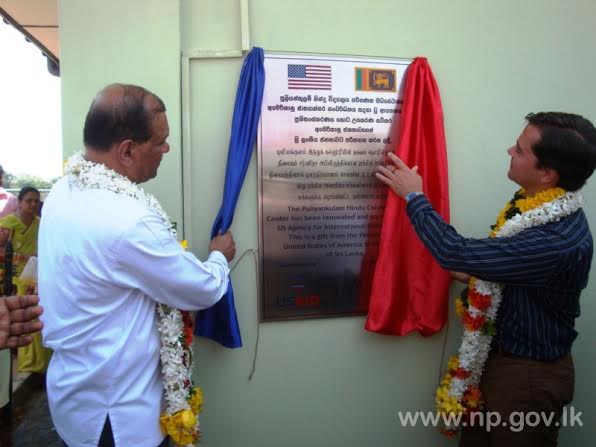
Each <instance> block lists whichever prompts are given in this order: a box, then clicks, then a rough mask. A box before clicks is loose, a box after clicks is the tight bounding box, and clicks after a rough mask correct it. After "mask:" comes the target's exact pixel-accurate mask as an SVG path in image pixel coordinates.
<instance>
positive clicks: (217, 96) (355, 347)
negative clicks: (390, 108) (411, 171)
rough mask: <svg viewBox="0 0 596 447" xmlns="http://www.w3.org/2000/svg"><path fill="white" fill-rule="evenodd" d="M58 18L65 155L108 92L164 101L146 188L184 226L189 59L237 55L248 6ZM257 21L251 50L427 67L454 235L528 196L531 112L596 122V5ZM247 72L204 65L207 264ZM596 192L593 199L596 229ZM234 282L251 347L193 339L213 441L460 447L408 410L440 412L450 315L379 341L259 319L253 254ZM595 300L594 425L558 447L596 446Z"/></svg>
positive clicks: (141, 8)
mask: <svg viewBox="0 0 596 447" xmlns="http://www.w3.org/2000/svg"><path fill="white" fill-rule="evenodd" d="M60 7H61V12H60V20H61V30H62V36H61V42H60V44H61V48H62V67H61V68H62V73H63V76H62V80H63V111H64V112H63V113H64V121H63V122H64V140H65V148H66V149H65V152H66V153H70V152H72V151H73V150H74V149H76V148H79V147H80V145H81V127H82V122H83V118H84V114H85V112H86V109H87V108H88V105H89V103H90V100H91V98H92V96H93V94H94V93H95V92H96V91H97V90H98V89H99V88H101V87H102V86H103V85H104V84H106V83H108V82H114V81H117V80H118V81H125V82H136V83H140V84H142V85H144V86H146V87H148V88H149V89H151V90H154V91H155V92H156V93H158V94H159V95H160V96H162V98H163V99H164V100H165V102H166V105H167V106H168V116H169V119H170V126H171V130H172V136H171V138H170V142H171V144H172V152H171V154H170V155H169V156H168V157H167V158H166V161H165V162H164V165H163V166H162V168H161V170H160V174H159V176H158V178H157V179H156V180H154V181H152V182H151V185H150V189H151V190H153V191H154V192H155V193H156V194H157V195H158V197H159V199H160V200H161V201H162V203H164V205H165V207H166V209H167V210H168V212H169V213H171V214H172V215H173V216H175V218H176V219H179V218H180V216H181V213H182V204H181V197H182V192H181V184H182V183H181V151H180V149H181V147H180V143H181V137H180V128H181V114H180V103H181V99H180V97H179V92H180V76H179V73H180V71H179V70H180V68H179V67H180V65H179V63H180V51H182V52H183V53H184V52H188V51H191V50H195V49H207V50H220V49H237V48H240V41H241V34H240V26H241V22H240V7H239V2H238V0H180V1H174V0H171V1H157V0H153V1H147V0H128V1H125V2H120V1H115V0H108V1H102V2H92V1H83V2H81V1H75V0H62V1H61V2H60ZM248 12H249V17H250V42H251V45H255V46H260V47H262V48H264V49H265V50H270V51H284V52H286V51H287V52H314V53H332V54H348V55H369V56H389V57H415V56H419V55H420V56H426V57H427V58H428V60H429V62H430V64H431V66H432V67H433V70H434V73H435V76H436V79H437V81H438V84H439V87H440V89H441V94H442V99H443V108H444V112H445V117H446V123H445V124H446V134H447V144H448V157H449V165H450V168H449V170H450V192H451V215H452V223H453V224H454V226H455V227H456V228H458V230H460V232H461V233H462V234H465V235H469V236H482V235H484V234H485V233H486V231H487V228H488V226H489V225H490V224H491V223H493V220H494V217H495V215H496V213H497V212H498V210H499V209H500V208H501V207H502V206H503V204H504V203H505V202H506V201H507V200H508V198H509V196H510V195H511V193H512V192H513V191H514V190H515V185H514V184H513V183H511V182H510V181H508V180H507V178H506V172H507V168H508V163H509V157H508V156H507V154H506V152H505V151H506V149H507V148H508V147H509V146H511V145H512V144H513V143H514V142H515V140H516V138H517V136H518V135H519V133H520V132H521V130H522V129H523V127H524V119H523V117H524V115H525V114H526V113H528V112H530V111H540V110H564V111H572V112H576V113H580V114H584V115H585V116H587V117H589V118H590V119H592V120H596V109H595V108H594V104H596V90H595V89H593V88H591V81H592V80H593V79H594V78H595V74H596V60H595V59H594V58H592V57H589V55H592V54H594V46H595V45H594V42H595V41H596V40H595V39H594V17H596V3H595V2H593V1H592V0H570V1H567V2H563V1H558V0H526V1H524V2H519V1H514V0H502V1H500V2H492V1H488V0H480V1H478V0H457V1H453V2H443V1H440V0H419V1H417V2H411V1H405V0H377V1H375V2H362V1H355V0H301V1H295V0H292V1H290V0H277V1H274V0H249V8H248ZM240 66H241V60H240V59H209V60H193V61H191V63H190V87H191V88H190V107H189V111H188V113H189V114H190V120H191V135H190V141H188V142H185V144H189V145H190V153H191V157H190V159H185V160H184V163H189V164H190V167H191V169H190V172H192V178H191V179H190V185H191V188H192V197H193V201H192V203H187V204H185V206H191V207H192V209H193V221H192V222H187V232H189V234H192V238H193V247H192V249H193V251H194V252H195V253H197V254H198V255H199V256H201V257H204V256H205V254H206V252H207V244H208V238H209V236H208V235H209V230H210V227H211V224H212V221H213V218H214V217H215V215H216V213H217V209H218V207H219V202H220V200H221V191H222V187H223V174H224V169H225V162H226V153H227V145H228V139H229V131H230V122H231V116H232V109H233V103H234V97H235V92H236V83H237V79H238V75H239V71H240ZM594 185H596V180H595V179H593V180H592V181H591V182H590V184H589V185H588V186H587V187H586V188H585V194H586V199H587V200H586V202H587V204H588V206H587V210H586V212H587V214H588V217H589V219H590V223H591V226H592V228H595V229H596V207H595V206H594V205H593V204H594V203H596V202H595V200H594V197H596V186H594ZM232 231H233V232H234V234H235V236H236V240H237V246H238V253H239V254H241V253H243V252H244V251H245V250H247V249H251V248H257V247H258V236H257V177H256V160H255V157H253V160H252V164H251V166H250V167H249V174H248V177H247V180H246V183H245V185H244V188H243V190H242V193H241V196H240V200H239V203H238V208H237V211H236V216H235V221H234V225H233V227H232ZM232 277H233V281H234V284H235V291H236V301H237V303H236V304H237V310H238V315H239V319H240V324H241V329H242V336H243V340H244V347H243V348H242V349H239V350H235V351H231V350H226V349H224V348H221V347H219V346H218V345H216V344H214V343H212V342H210V341H206V340H202V339H200V340H198V341H197V343H196V345H195V354H196V363H197V368H196V372H195V378H196V379H197V380H198V381H199V383H200V385H201V386H202V387H203V388H204V392H205V398H206V405H205V413H204V415H203V416H202V419H201V420H202V428H203V431H204V438H203V445H205V446H207V447H212V446H230V447H231V446H239V445H243V446H249V447H252V446H255V447H256V446H259V447H268V446H276V447H277V446H284V447H303V446H306V445H309V446H339V445H344V446H346V447H357V446H373V445H374V446H377V445H378V446H389V445H417V446H453V445H455V441H452V440H447V439H444V438H442V437H441V436H440V435H439V434H437V433H436V431H435V430H434V429H432V428H425V427H422V426H421V425H419V426H417V427H415V428H404V427H402V426H401V425H400V422H399V419H398V416H397V412H398V411H407V410H423V411H427V410H431V409H432V408H433V392H434V389H435V386H436V384H437V378H438V375H439V372H440V370H441V368H442V362H441V355H442V352H443V346H444V343H446V352H447V354H449V353H452V352H454V351H455V350H456V349H457V344H458V337H459V334H460V332H461V330H460V328H459V327H460V326H459V323H458V322H457V321H456V319H455V317H454V315H453V314H451V315H450V328H449V331H448V333H447V331H443V332H441V333H440V334H437V335H435V336H433V337H429V338H422V337H420V336H418V335H411V336H408V337H402V338H397V337H386V336H380V335H375V334H370V333H367V332H365V331H364V330H363V328H362V327H363V324H364V319H363V318H335V319H323V320H308V321H307V320H304V321H293V322H278V323H264V324H259V323H258V310H257V309H258V302H257V281H256V268H255V264H254V262H253V260H252V258H251V256H250V255H247V256H246V257H244V258H243V259H242V260H241V262H240V263H239V264H238V266H237V267H236V269H235V270H234V271H233V273H232ZM456 290H457V287H453V290H452V292H453V293H454V292H455V291H456ZM453 293H452V295H453ZM594 298H596V272H594V271H593V272H592V275H591V278H590V285H589V287H588V289H587V290H585V291H584V294H583V298H582V316H581V317H580V318H579V319H578V320H577V329H578V331H579V333H580V335H579V337H578V340H577V341H576V343H575V345H574V349H573V354H574V357H575V363H576V369H577V384H576V397H575V400H574V402H573V405H574V406H575V408H576V409H577V410H578V411H582V412H583V422H584V427H583V428H565V429H563V430H562V432H561V436H560V441H561V442H560V445H562V446H579V445H590V444H591V442H590V441H591V440H592V439H593V438H594V437H596V429H595V428H594V424H593V422H594V421H595V420H596V418H595V408H596V407H595V406H594V402H596V388H594V387H593V386H592V383H591V382H592V378H593V377H594V373H595V372H596V361H595V360H594V359H593V349H592V348H591V347H590V346H591V342H590V340H594V338H595V336H596V324H595V323H596V300H595V299H594ZM257 342H258V351H257V349H256V345H257ZM255 358H256V363H255V366H256V369H255V372H254V375H253V377H252V380H249V375H250V373H251V370H252V368H253V360H254V359H255ZM591 422H592V423H591Z"/></svg>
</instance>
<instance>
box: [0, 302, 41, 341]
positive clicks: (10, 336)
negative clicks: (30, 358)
mask: <svg viewBox="0 0 596 447" xmlns="http://www.w3.org/2000/svg"><path fill="white" fill-rule="evenodd" d="M38 303H39V297H38V296H37V295H23V296H3V297H0V350H2V349H6V348H18V347H22V346H27V345H28V344H30V343H31V342H32V341H33V337H32V336H31V334H33V333H35V332H39V331H41V328H42V327H43V323H42V322H41V321H39V320H38V317H39V316H40V315H41V314H42V313H43V308H42V307H41V306H39V305H38Z"/></svg>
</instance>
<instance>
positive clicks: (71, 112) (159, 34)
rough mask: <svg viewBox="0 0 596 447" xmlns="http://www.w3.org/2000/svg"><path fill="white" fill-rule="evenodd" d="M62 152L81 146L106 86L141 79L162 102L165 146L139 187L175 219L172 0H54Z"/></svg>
mask: <svg viewBox="0 0 596 447" xmlns="http://www.w3.org/2000/svg"><path fill="white" fill-rule="evenodd" d="M59 11H60V48H61V55H60V70H61V79H62V123H63V124H62V126H63V129H62V132H63V133H62V135H63V137H62V138H63V141H64V156H65V157H68V156H69V155H71V154H72V153H74V152H76V151H79V150H82V148H83V124H84V122H85V116H86V114H87V111H88V110H89V106H90V105H91V101H92V100H93V98H94V96H95V94H96V93H97V92H98V91H99V90H101V89H102V88H103V87H105V86H106V85H108V84H111V83H114V82H121V83H126V84H137V85H141V86H143V87H145V88H147V89H148V90H150V91H152V92H154V93H155V94H157V95H158V96H159V97H160V98H161V99H162V100H163V101H164V103H165V105H166V108H167V111H168V113H167V114H168V120H169V124H170V137H169V139H168V141H169V143H170V146H171V149H170V152H169V154H167V155H166V156H165V157H164V160H163V162H162V164H161V167H160V170H159V175H158V177H157V178H156V179H154V180H152V181H150V182H149V183H147V184H146V185H145V187H146V189H147V190H148V191H149V192H151V193H154V194H155V195H156V196H157V198H158V199H159V200H160V201H161V203H162V204H163V206H164V209H165V210H166V212H167V213H168V215H169V216H170V218H171V220H172V221H176V222H178V223H179V224H181V223H182V179H181V176H180V172H181V163H182V158H181V135H180V16H179V4H178V2H177V1H165V2H164V1H160V0H146V1H145V0H126V1H118V0H105V1H104V0H102V1H101V2H96V1H93V0H83V1H80V0H60V2H59Z"/></svg>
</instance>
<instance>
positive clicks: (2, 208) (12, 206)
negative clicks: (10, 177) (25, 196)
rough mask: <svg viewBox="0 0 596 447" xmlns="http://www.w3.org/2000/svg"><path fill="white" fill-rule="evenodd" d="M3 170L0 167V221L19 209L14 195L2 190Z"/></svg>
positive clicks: (0, 166)
mask: <svg viewBox="0 0 596 447" xmlns="http://www.w3.org/2000/svg"><path fill="white" fill-rule="evenodd" d="M3 180H4V168H3V167H2V165H0V219H2V218H3V217H4V216H8V215H9V214H12V213H14V212H15V211H16V210H17V208H18V207H19V201H18V200H17V198H16V196H15V195H14V194H11V193H9V192H8V191H6V190H5V189H4V188H3V186H4V185H3Z"/></svg>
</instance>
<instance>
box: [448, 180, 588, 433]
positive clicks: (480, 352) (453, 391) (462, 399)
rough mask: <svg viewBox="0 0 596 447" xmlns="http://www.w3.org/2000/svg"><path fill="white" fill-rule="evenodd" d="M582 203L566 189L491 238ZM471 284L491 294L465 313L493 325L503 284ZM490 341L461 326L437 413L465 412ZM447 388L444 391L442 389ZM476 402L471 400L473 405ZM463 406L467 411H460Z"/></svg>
mask: <svg viewBox="0 0 596 447" xmlns="http://www.w3.org/2000/svg"><path fill="white" fill-rule="evenodd" d="M582 205H583V196H582V194H581V192H579V191H577V192H566V193H565V194H564V195H562V196H561V197H558V198H557V199H554V200H551V201H550V202H545V203H542V204H541V205H539V206H537V207H536V208H533V209H530V210H528V211H526V212H523V213H521V214H517V215H515V216H513V217H511V218H510V219H508V220H507V221H506V222H505V223H504V224H503V226H502V227H501V228H500V229H499V230H498V231H497V232H496V233H495V237H511V236H515V235H516V234H518V233H520V232H522V231H524V230H526V229H528V228H532V227H537V226H541V225H545V224H548V223H551V222H557V221H559V220H561V219H562V218H563V217H566V216H569V215H571V214H573V213H574V212H576V211H577V210H579V209H580V208H581V207H582ZM473 284H474V285H473V287H470V290H475V291H476V292H477V293H479V294H480V295H484V296H489V297H491V300H490V305H489V307H488V308H487V309H485V310H481V309H478V308H476V307H474V305H473V304H472V303H471V302H470V300H468V308H467V312H468V314H469V315H470V316H471V317H473V318H482V317H484V318H485V320H486V321H487V322H490V323H491V324H493V323H494V322H495V321H496V318H497V313H498V311H499V307H500V305H501V301H502V299H503V288H504V286H503V284H501V283H497V282H491V281H484V280H480V279H475V280H474V283H473ZM491 342H492V335H488V334H486V333H484V332H483V331H482V330H481V329H477V330H472V329H469V328H467V327H465V326H464V333H463V336H462V341H461V345H460V348H459V356H458V361H457V368H456V369H457V371H458V372H459V375H460V377H458V376H457V375H458V374H456V373H454V372H453V370H452V371H451V374H450V373H449V372H448V374H447V376H446V378H445V379H443V380H444V381H445V380H446V381H447V382H446V383H445V382H442V385H441V387H439V389H438V390H437V408H438V410H439V411H441V412H448V413H459V412H461V411H464V412H465V411H468V410H469V409H470V408H471V409H473V408H477V407H475V406H469V405H467V403H469V402H471V401H473V400H474V399H475V397H472V398H469V399H468V400H467V402H466V396H465V394H466V392H468V391H469V390H470V389H477V387H478V386H479V384H480V379H481V378H482V373H483V371H484V365H485V363H486V360H487V358H488V354H489V352H490V348H491ZM445 387H446V389H447V390H448V391H447V393H445V392H444V389H445ZM477 404H479V402H477V401H476V402H475V403H474V405H477ZM464 407H467V408H468V410H464ZM456 429H457V427H456V426H454V425H448V426H447V427H446V430H445V432H446V433H447V434H453V433H454V431H455V430H456Z"/></svg>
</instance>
